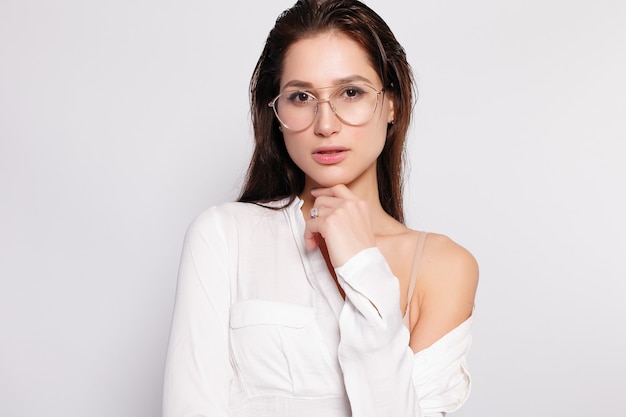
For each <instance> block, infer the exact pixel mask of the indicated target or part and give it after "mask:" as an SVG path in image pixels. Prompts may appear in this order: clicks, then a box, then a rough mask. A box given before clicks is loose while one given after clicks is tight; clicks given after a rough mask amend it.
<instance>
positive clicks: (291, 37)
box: [239, 0, 414, 222]
mask: <svg viewBox="0 0 626 417" xmlns="http://www.w3.org/2000/svg"><path fill="white" fill-rule="evenodd" d="M325 32H340V33H343V34H345V35H347V36H349V37H350V38H352V39H353V40H354V41H356V42H357V43H359V44H360V45H361V46H362V47H363V49H364V50H365V51H366V53H367V54H368V55H369V57H370V59H371V64H372V66H373V67H374V69H376V70H377V72H378V75H379V76H380V79H381V80H382V83H383V86H384V88H385V91H386V92H387V93H389V96H390V97H391V98H392V100H393V104H394V106H393V109H394V116H395V119H394V123H393V124H390V125H389V127H388V129H387V140H386V142H385V146H384V148H383V151H382V153H381V154H380V156H379V157H378V161H377V177H378V196H379V199H380V202H381V204H382V207H383V209H384V210H385V211H386V212H387V213H388V214H389V215H391V216H392V217H394V218H395V219H396V220H398V221H400V222H403V221H404V212H403V208H402V183H403V176H402V175H403V167H404V153H405V146H404V142H405V138H406V134H407V130H408V127H409V124H410V121H411V111H412V107H413V96H414V88H413V74H412V71H411V67H410V66H409V64H408V62H407V59H406V54H405V51H404V48H403V47H402V46H401V45H400V44H399V43H398V41H397V40H396V38H395V36H394V35H393V33H392V32H391V30H390V29H389V26H387V24H386V23H385V21H384V20H383V19H382V18H381V17H380V16H378V14H376V12H374V11H373V10H372V9H370V8H369V7H367V6H366V5H365V4H363V3H361V2H359V1H356V0H299V1H298V2H297V3H296V4H295V5H294V6H293V7H291V8H290V9H287V10H285V11H284V12H283V13H282V14H281V15H280V16H279V17H278V19H277V20H276V24H275V26H274V28H273V29H272V30H271V31H270V33H269V35H268V37H267V40H266V42H265V47H264V49H263V52H262V53H261V56H260V58H259V60H258V62H257V64H256V67H255V69H254V73H253V74H252V79H251V80H250V106H251V113H252V125H253V128H254V139H255V147H254V152H253V155H252V160H251V162H250V166H249V167H248V173H247V177H246V181H245V184H244V186H243V189H242V192H241V195H240V197H239V201H242V202H256V203H265V202H269V201H276V200H279V199H282V198H289V202H291V201H293V199H294V198H295V197H296V196H297V195H299V194H300V193H302V191H303V190H304V173H303V172H302V171H301V170H300V168H298V167H297V166H296V164H294V163H293V161H292V160H291V158H290V157H289V155H288V153H287V149H286V147H285V142H284V140H283V136H282V133H281V131H280V129H279V123H278V121H277V120H276V118H275V117H274V113H273V111H272V109H271V108H270V107H268V105H267V104H268V103H269V102H270V101H271V100H272V99H273V98H274V97H275V96H276V95H278V93H279V88H280V77H281V74H282V66H283V59H284V56H285V52H286V51H287V49H288V48H289V46H291V45H292V44H293V43H295V42H297V41H298V40H301V39H304V38H307V37H311V36H314V35H317V34H321V33H325Z"/></svg>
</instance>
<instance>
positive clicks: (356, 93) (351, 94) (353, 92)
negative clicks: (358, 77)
mask: <svg viewBox="0 0 626 417" xmlns="http://www.w3.org/2000/svg"><path fill="white" fill-rule="evenodd" d="M364 94H365V90H363V89H362V88H361V87H357V86H354V85H348V86H345V87H341V88H340V89H339V90H338V91H337V96H339V97H340V98H341V99H342V100H346V101H354V100H358V99H360V98H361V97H362V96H363V95H364Z"/></svg>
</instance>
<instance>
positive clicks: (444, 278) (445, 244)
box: [420, 233, 478, 287]
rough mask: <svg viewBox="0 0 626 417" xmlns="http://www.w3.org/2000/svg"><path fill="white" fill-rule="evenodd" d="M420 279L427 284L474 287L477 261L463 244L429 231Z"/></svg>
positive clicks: (476, 276)
mask: <svg viewBox="0 0 626 417" xmlns="http://www.w3.org/2000/svg"><path fill="white" fill-rule="evenodd" d="M422 259H423V267H422V274H420V275H421V280H422V282H423V283H425V284H428V285H444V284H445V285H448V284H456V285H462V286H470V287H476V285H477V284H478V263H477V262H476V259H475V258H474V256H473V255H472V254H471V253H470V252H469V251H468V250H467V249H465V248H464V247H463V246H461V245H459V244H458V243H456V242H455V241H453V240H452V239H450V238H449V237H448V236H445V235H440V234H437V233H429V234H428V238H427V239H426V243H425V244H424V252H423V258H422Z"/></svg>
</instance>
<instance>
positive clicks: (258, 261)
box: [163, 199, 471, 417]
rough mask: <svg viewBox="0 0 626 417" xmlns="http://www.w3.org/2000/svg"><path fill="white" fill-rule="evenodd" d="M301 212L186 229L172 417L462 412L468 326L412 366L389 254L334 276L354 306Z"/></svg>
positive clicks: (358, 260) (210, 219)
mask: <svg viewBox="0 0 626 417" xmlns="http://www.w3.org/2000/svg"><path fill="white" fill-rule="evenodd" d="M284 203H285V202H284V201H283V202H279V203H278V204H275V205H276V206H279V205H280V204H284ZM301 206H302V201H301V200H299V199H296V200H295V201H294V202H293V203H291V204H290V205H289V206H287V207H286V208H284V209H279V210H272V209H268V208H266V207H262V206H259V205H255V204H251V203H227V204H223V205H220V206H215V207H212V208H209V209H208V210H206V211H205V212H203V213H202V214H200V215H199V216H198V217H197V218H196V220H195V221H194V222H193V223H192V224H191V226H190V227H189V230H188V231H187V234H186V237H185V243H184V247H183V253H182V258H181V263H180V270H179V276H178V286H177V291H176V302H175V308H174V315H173V320H172V329H171V335H170V342H169V347H168V354H167V360H166V370H165V381H164V392H163V417H227V416H228V417H235V416H236V417H252V416H254V417H286V416H298V417H308V416H311V417H313V416H315V417H319V416H324V417H349V416H353V417H370V416H371V417H374V416H376V417H380V416H393V417H403V416H443V415H445V413H446V412H450V411H454V410H456V409H457V408H458V407H460V406H461V405H462V404H463V402H464V401H465V399H466V398H467V396H468V395H469V391H470V377H469V373H468V371H467V366H466V357H467V351H468V349H469V346H470V343H471V335H470V326H471V318H470V319H468V320H466V321H465V322H464V323H462V324H461V325H459V326H458V327H457V328H456V329H454V330H452V331H451V332H450V333H448V334H447V335H445V336H444V337H442V338H441V339H440V340H438V341H437V342H435V343H434V344H433V345H432V346H430V347H429V348H427V349H425V350H422V351H420V352H418V353H417V354H414V353H413V352H412V350H411V349H410V347H409V331H408V330H407V328H406V326H405V325H404V324H403V320H402V319H403V317H402V313H401V311H400V306H399V299H400V293H399V284H398V280H397V279H396V277H394V276H393V274H392V272H391V270H390V268H389V266H388V265H387V262H386V261H385V259H384V258H383V256H382V254H381V253H380V251H379V250H378V249H377V248H369V249H366V250H364V251H362V252H360V253H358V254H357V255H355V256H354V257H353V258H351V259H350V260H349V261H348V262H347V263H346V264H345V265H343V266H342V267H340V268H336V274H337V277H338V280H339V283H340V285H341V286H342V288H343V290H344V291H345V294H346V299H345V301H344V299H343V298H342V297H341V295H340V294H339V292H338V291H337V288H336V284H335V282H334V280H333V278H332V275H331V274H330V273H329V271H328V269H327V266H326V263H325V261H324V258H323V256H322V254H321V252H320V251H319V250H314V251H307V250H306V249H305V247H304V239H303V236H304V228H305V223H304V219H303V216H302V214H301V211H300V207H301ZM374 305H375V306H376V308H374Z"/></svg>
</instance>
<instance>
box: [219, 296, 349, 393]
mask: <svg viewBox="0 0 626 417" xmlns="http://www.w3.org/2000/svg"><path fill="white" fill-rule="evenodd" d="M230 329H231V330H230V333H231V340H230V342H231V353H232V357H233V360H234V364H233V365H234V366H235V367H236V370H237V372H238V374H239V377H240V379H241V380H240V382H241V383H242V385H243V387H244V389H245V391H246V392H247V394H248V395H249V396H258V395H280V396H288V397H291V396H312V397H317V396H329V395H341V394H342V390H343V385H342V383H341V375H340V371H339V369H338V367H337V366H333V365H332V364H331V363H330V360H329V355H328V352H327V351H326V348H325V346H324V343H323V340H322V336H321V333H320V331H319V328H318V326H317V323H316V321H315V309H314V308H313V307H309V306H303V305H299V304H293V303H287V302H280V301H267V300H248V301H241V302H237V303H234V304H233V305H232V306H231V309H230Z"/></svg>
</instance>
